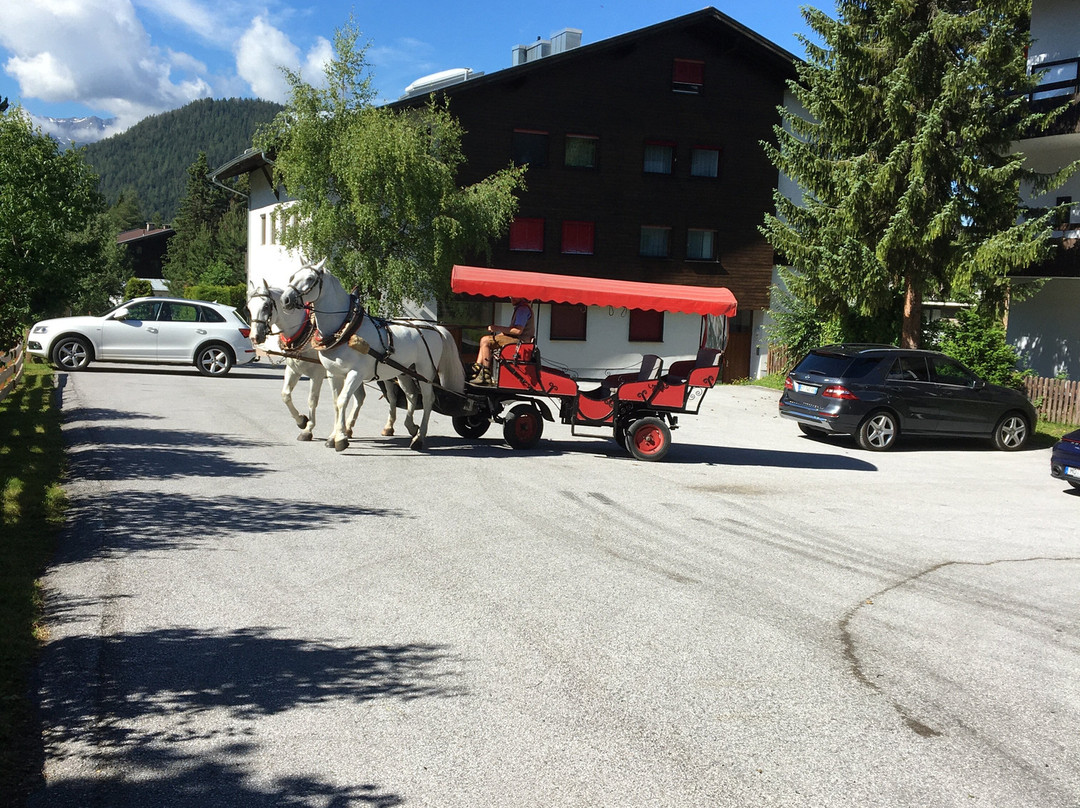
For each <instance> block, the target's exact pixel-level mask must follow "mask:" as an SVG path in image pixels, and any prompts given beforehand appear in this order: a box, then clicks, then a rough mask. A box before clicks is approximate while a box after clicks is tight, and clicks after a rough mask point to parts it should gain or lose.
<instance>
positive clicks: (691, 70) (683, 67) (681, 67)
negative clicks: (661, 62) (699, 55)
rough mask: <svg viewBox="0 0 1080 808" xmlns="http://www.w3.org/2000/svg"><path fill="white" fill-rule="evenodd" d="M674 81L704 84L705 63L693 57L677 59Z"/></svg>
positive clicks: (677, 82)
mask: <svg viewBox="0 0 1080 808" xmlns="http://www.w3.org/2000/svg"><path fill="white" fill-rule="evenodd" d="M672 81H674V82H675V83H676V84H698V85H701V84H704V83H705V63H704V62H699V61H695V60H692V59H676V60H675V68H674V72H673V75H672Z"/></svg>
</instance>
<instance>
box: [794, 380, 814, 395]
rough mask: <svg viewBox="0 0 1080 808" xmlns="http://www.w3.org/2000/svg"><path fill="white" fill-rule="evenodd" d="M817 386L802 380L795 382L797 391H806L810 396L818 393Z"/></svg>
mask: <svg viewBox="0 0 1080 808" xmlns="http://www.w3.org/2000/svg"><path fill="white" fill-rule="evenodd" d="M817 391H818V389H817V386H816V385H813V384H803V383H802V382H795V392H796V393H806V394H807V395H809V396H813V395H817Z"/></svg>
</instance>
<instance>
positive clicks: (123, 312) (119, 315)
mask: <svg viewBox="0 0 1080 808" xmlns="http://www.w3.org/2000/svg"><path fill="white" fill-rule="evenodd" d="M127 316H128V310H127V307H124V308H122V309H117V310H116V311H114V312H113V313H112V317H110V318H109V319H111V320H124V319H126V318H127Z"/></svg>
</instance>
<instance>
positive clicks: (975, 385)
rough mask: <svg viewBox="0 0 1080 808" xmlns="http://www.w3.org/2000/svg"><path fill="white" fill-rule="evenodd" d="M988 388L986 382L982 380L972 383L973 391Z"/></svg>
mask: <svg viewBox="0 0 1080 808" xmlns="http://www.w3.org/2000/svg"><path fill="white" fill-rule="evenodd" d="M985 387H986V382H985V381H983V380H982V379H976V380H975V381H973V382H972V383H971V389H972V390H982V389H984V388H985Z"/></svg>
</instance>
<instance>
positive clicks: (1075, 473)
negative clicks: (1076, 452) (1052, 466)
mask: <svg viewBox="0 0 1080 808" xmlns="http://www.w3.org/2000/svg"><path fill="white" fill-rule="evenodd" d="M1065 476H1066V477H1076V478H1077V479H1078V480H1080V469H1075V468H1073V467H1072V466H1066V467H1065Z"/></svg>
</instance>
